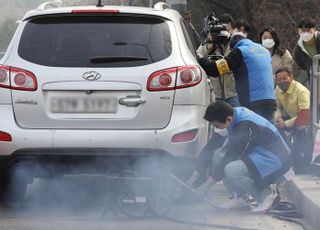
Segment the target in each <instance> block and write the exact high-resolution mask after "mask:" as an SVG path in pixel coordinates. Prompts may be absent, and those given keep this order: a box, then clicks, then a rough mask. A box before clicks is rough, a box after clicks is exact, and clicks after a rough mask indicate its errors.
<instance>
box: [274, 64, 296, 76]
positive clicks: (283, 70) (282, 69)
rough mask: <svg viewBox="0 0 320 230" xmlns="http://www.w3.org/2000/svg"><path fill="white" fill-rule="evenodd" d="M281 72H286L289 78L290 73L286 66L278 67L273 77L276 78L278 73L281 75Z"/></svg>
mask: <svg viewBox="0 0 320 230" xmlns="http://www.w3.org/2000/svg"><path fill="white" fill-rule="evenodd" d="M282 72H287V73H288V74H289V75H290V76H292V71H291V70H290V69H289V68H288V67H286V66H284V67H280V68H279V69H277V71H276V72H275V73H274V75H275V76H277V74H278V73H282Z"/></svg>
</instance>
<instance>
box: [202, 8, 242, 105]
mask: <svg viewBox="0 0 320 230" xmlns="http://www.w3.org/2000/svg"><path fill="white" fill-rule="evenodd" d="M232 22H233V18H232V17H231V15H230V14H223V15H222V16H221V17H220V18H219V19H217V18H215V17H214V15H209V16H208V17H207V19H206V26H205V27H204V30H203V33H205V34H207V35H206V41H205V43H204V44H201V45H200V47H199V48H198V49H197V54H198V56H200V57H208V56H211V57H215V58H216V59H219V58H222V57H224V56H225V55H227V54H229V53H230V46H229V41H230V37H231V33H232ZM214 44H215V45H214ZM210 82H211V86H212V91H213V94H214V95H212V96H213V97H214V96H215V98H216V100H217V101H224V102H227V103H229V104H230V105H232V106H233V107H235V106H240V103H239V100H238V95H237V92H236V90H235V80H234V77H233V74H232V72H229V73H225V74H224V75H223V77H221V78H213V77H210Z"/></svg>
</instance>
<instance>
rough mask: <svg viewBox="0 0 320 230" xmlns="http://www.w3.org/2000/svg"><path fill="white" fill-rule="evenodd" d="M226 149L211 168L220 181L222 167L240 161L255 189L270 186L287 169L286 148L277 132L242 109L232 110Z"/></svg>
mask: <svg viewBox="0 0 320 230" xmlns="http://www.w3.org/2000/svg"><path fill="white" fill-rule="evenodd" d="M229 135H230V149H229V151H228V153H227V154H226V155H225V157H224V158H223V159H222V161H221V162H220V164H219V165H218V167H216V168H215V171H214V178H215V179H216V180H221V179H223V178H224V167H225V166H226V165H227V164H228V163H229V162H231V161H234V160H238V159H241V160H242V161H243V162H244V163H245V164H246V165H247V167H248V169H249V171H250V174H251V175H252V178H253V180H254V183H255V185H256V186H257V188H258V189H263V188H266V187H267V186H269V185H270V184H272V183H274V182H275V181H277V179H279V177H280V176H282V175H283V174H284V173H285V172H287V171H288V170H289V168H290V163H289V156H290V149H289V147H288V146H287V144H286V143H285V141H284V140H283V138H282V137H281V135H280V133H279V131H278V129H277V128H276V127H275V126H274V125H273V124H272V123H270V122H269V121H268V120H266V119H265V118H263V117H261V116H259V115H257V114H256V113H254V112H252V111H250V110H249V109H247V108H244V107H237V108H235V109H234V116H233V121H232V124H231V126H230V128H229Z"/></svg>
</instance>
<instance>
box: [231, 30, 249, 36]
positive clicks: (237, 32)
mask: <svg viewBox="0 0 320 230" xmlns="http://www.w3.org/2000/svg"><path fill="white" fill-rule="evenodd" d="M235 35H240V36H242V37H245V38H246V37H247V34H246V33H244V32H242V31H236V32H233V34H232V36H235Z"/></svg>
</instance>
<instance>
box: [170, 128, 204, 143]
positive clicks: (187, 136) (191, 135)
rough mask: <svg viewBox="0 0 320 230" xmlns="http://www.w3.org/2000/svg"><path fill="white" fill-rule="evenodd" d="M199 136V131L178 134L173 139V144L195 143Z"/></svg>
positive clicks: (193, 130)
mask: <svg viewBox="0 0 320 230" xmlns="http://www.w3.org/2000/svg"><path fill="white" fill-rule="evenodd" d="M197 134H198V129H192V130H189V131H186V132H183V133H179V134H176V135H174V136H173V137H172V139H171V141H172V142H188V141H193V140H194V139H195V138H196V137H197Z"/></svg>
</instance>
